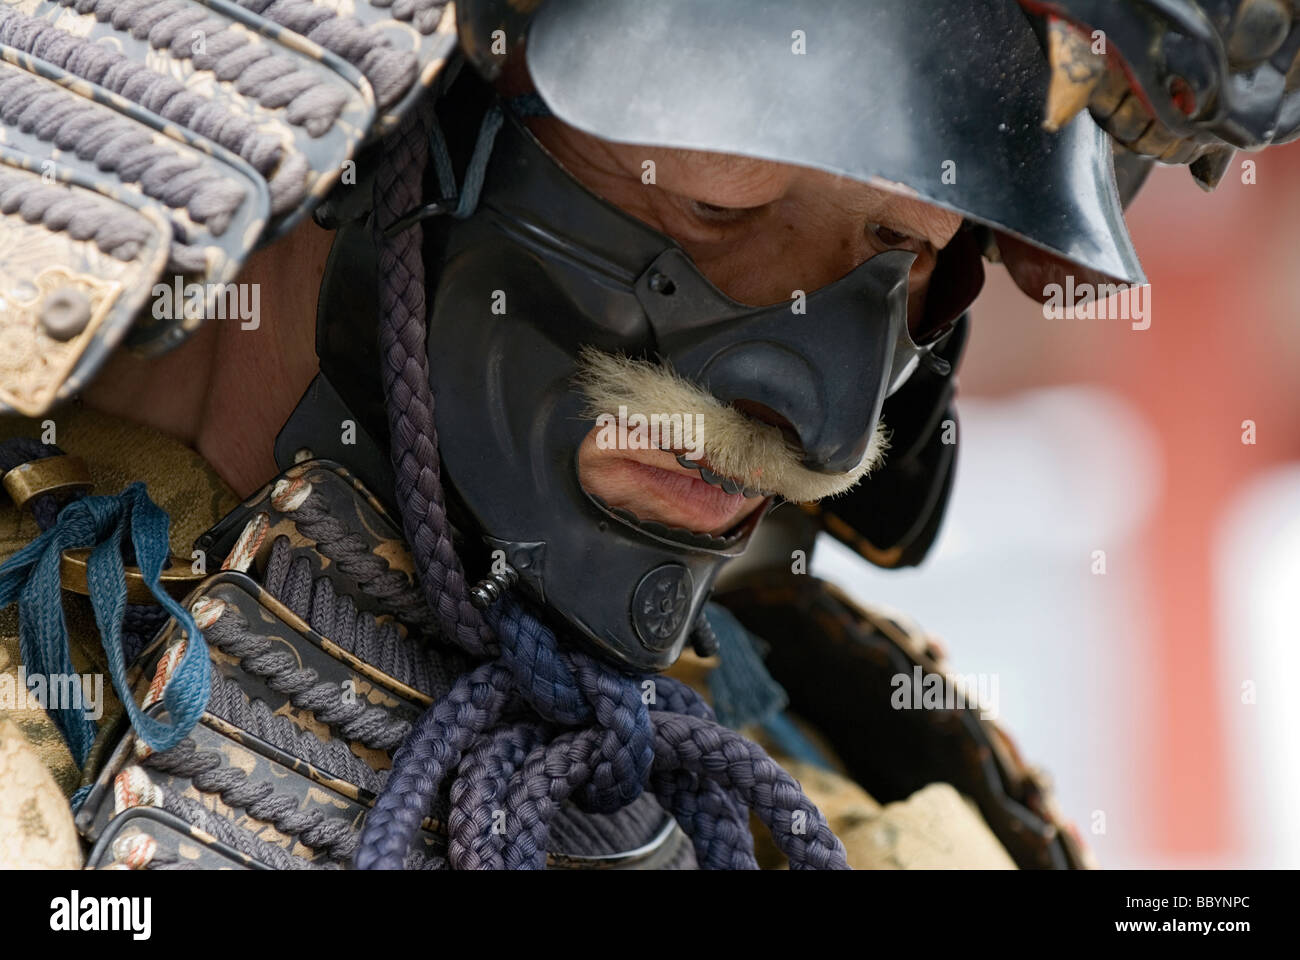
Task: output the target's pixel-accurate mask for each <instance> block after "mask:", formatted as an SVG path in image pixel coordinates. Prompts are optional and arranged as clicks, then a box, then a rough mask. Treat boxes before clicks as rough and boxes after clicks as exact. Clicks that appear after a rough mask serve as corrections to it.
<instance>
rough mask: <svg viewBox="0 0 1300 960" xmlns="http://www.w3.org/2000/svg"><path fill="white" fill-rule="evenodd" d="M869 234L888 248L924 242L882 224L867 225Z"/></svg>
mask: <svg viewBox="0 0 1300 960" xmlns="http://www.w3.org/2000/svg"><path fill="white" fill-rule="evenodd" d="M867 233H869V234H870V235H871V236H872V237H874V238H875V239H876V240H877V241H879V242H880V243H881V244H883V245H884V246H886V247H906V246H913V245H916V244H919V243H922V242H923V241H921V240H919V239H917V238H916V237H912V236H908V235H907V234H906V233H899V232H898V231H897V230H894V229H892V228H890V227H887V226H885V225H884V224H881V223H869V224H867Z"/></svg>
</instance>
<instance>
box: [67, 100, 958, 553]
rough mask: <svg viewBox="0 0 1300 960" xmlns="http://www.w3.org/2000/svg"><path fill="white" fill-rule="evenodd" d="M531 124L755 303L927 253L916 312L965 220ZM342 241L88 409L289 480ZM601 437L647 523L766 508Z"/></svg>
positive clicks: (257, 268)
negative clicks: (329, 272)
mask: <svg viewBox="0 0 1300 960" xmlns="http://www.w3.org/2000/svg"><path fill="white" fill-rule="evenodd" d="M531 125H532V127H533V129H534V131H535V132H536V134H537V136H538V137H539V139H540V140H541V141H542V143H543V144H544V145H545V146H546V147H547V148H548V149H549V150H550V151H551V152H552V153H553V154H554V155H555V157H556V158H557V159H558V160H559V162H560V163H561V164H562V165H563V166H564V167H565V168H566V169H568V170H569V172H570V173H572V174H573V175H574V176H575V177H576V178H577V179H578V180H579V181H581V182H582V183H583V184H584V185H585V186H587V187H588V188H589V189H591V190H592V191H593V192H595V193H597V194H599V195H600V196H601V197H603V198H604V199H606V200H607V201H609V202H610V203H613V204H614V205H616V206H618V207H620V208H621V209H623V210H625V211H626V212H628V213H630V214H632V215H633V216H635V217H637V218H638V219H640V220H642V221H644V222H645V223H647V224H648V225H649V226H651V227H653V228H655V229H657V230H659V231H661V232H663V233H665V234H667V235H668V236H671V237H672V238H674V239H675V240H676V241H677V242H678V243H680V244H681V245H682V247H683V249H685V251H686V252H687V253H688V254H690V255H691V257H692V258H693V259H694V260H695V263H696V264H697V265H698V266H699V268H700V270H701V271H702V272H703V273H704V275H705V276H706V277H707V278H708V279H709V280H710V281H711V282H713V283H714V284H715V285H716V286H717V287H718V288H719V289H720V290H721V291H722V292H723V293H725V294H727V295H728V296H729V297H731V298H732V299H733V300H737V301H739V302H741V303H745V304H750V305H755V306H758V305H766V304H771V303H777V302H781V301H784V300H789V299H790V298H791V297H792V296H793V292H794V291H795V290H804V291H806V292H812V291H814V290H816V289H818V288H820V287H822V286H825V285H826V284H828V283H831V282H832V281H834V280H836V279H838V278H840V277H842V276H844V275H845V274H847V273H849V272H850V271H852V270H853V269H854V268H855V267H857V266H858V265H859V264H861V263H862V262H863V261H865V260H867V259H869V258H870V257H873V256H875V255H876V254H878V253H881V252H883V251H885V250H889V249H902V250H908V251H910V252H913V253H915V254H917V260H916V263H915V265H914V266H913V267H912V273H911V296H910V298H909V311H910V312H911V313H912V315H913V316H917V315H918V314H919V311H920V310H921V307H922V305H923V302H924V296H925V290H926V286H927V284H928V282H929V278H930V274H931V272H932V271H933V269H934V265H935V259H936V255H937V252H938V251H939V250H940V249H942V248H943V247H944V246H945V245H946V244H947V243H948V242H949V241H950V240H951V239H952V237H953V235H954V234H955V233H956V232H957V230H958V228H959V227H960V226H961V217H960V216H958V215H957V214H955V213H951V212H949V211H945V210H942V209H939V208H937V207H933V206H930V205H928V204H925V203H922V202H920V201H917V200H915V199H911V198H908V197H903V196H900V195H896V194H893V193H889V192H886V191H884V190H880V189H877V188H875V187H871V186H867V185H866V184H862V183H858V182H856V181H853V180H848V179H845V178H842V177H837V176H834V175H831V174H828V173H824V172H821V171H817V170H811V169H808V168H804V167H796V166H791V165H789V164H781V163H772V162H769V161H763V160H755V159H751V158H745V157H738V156H731V155H727V154H716V153H703V152H694V151H685V150H674V149H657V148H650V147H641V146H629V145H624V144H614V143H610V142H608V141H603V140H600V139H598V138H596V137H593V136H590V135H588V134H585V133H582V132H581V131H579V130H577V129H575V128H573V127H570V126H568V125H567V124H564V123H563V122H561V121H559V120H557V119H543V120H535V121H532V124H531ZM646 160H652V161H654V164H655V171H656V177H655V183H653V184H646V183H644V182H643V181H642V173H643V169H644V168H643V166H642V165H643V163H644V162H645V161H646ZM332 238H333V234H332V233H330V232H327V231H324V230H322V229H320V228H319V227H317V226H315V225H314V224H313V223H311V222H306V223H304V224H302V225H301V226H300V227H298V229H297V230H295V231H294V232H293V233H292V234H291V235H290V236H289V237H287V238H285V239H284V240H281V241H280V242H278V243H276V244H274V245H273V246H271V247H269V248H267V249H265V250H263V251H261V252H260V253H258V254H257V255H255V256H254V257H252V258H251V259H250V260H249V261H248V264H247V266H246V267H245V269H244V271H243V273H242V274H241V276H240V277H239V282H241V283H256V284H260V296H261V316H262V322H261V325H260V327H259V328H258V329H256V330H242V329H240V326H239V324H238V323H237V322H225V323H220V322H209V323H208V324H206V325H205V326H204V328H203V329H202V330H201V331H200V332H199V333H198V334H197V335H196V336H195V337H193V338H192V339H191V340H190V341H189V342H188V343H186V344H185V345H184V346H182V347H181V348H179V349H177V350H176V351H174V352H173V353H171V354H169V355H168V356H166V357H163V358H161V359H154V360H140V359H136V358H134V357H130V356H127V355H125V354H122V353H119V354H118V355H117V356H116V357H115V358H114V359H113V360H112V361H111V362H110V363H109V364H108V365H107V366H106V368H105V369H104V371H103V372H102V373H101V375H100V376H99V378H98V380H97V381H96V382H95V384H94V386H93V387H92V388H91V389H90V390H88V391H87V392H86V394H85V400H86V402H87V403H88V404H89V405H90V406H92V407H95V408H97V409H100V410H102V411H104V412H106V413H110V414H114V415H118V416H122V417H126V418H129V419H132V420H135V421H138V422H142V423H145V424H147V425H149V426H152V427H155V428H157V429H158V430H160V431H162V432H164V433H167V434H170V435H172V436H174V437H177V438H179V439H181V440H183V441H184V442H186V443H188V444H190V445H191V446H193V447H194V448H195V449H196V450H197V451H198V452H199V453H200V454H202V455H203V457H204V458H205V459H206V460H207V461H208V462H209V463H210V464H211V465H212V466H213V468H214V469H215V470H216V471H217V473H218V474H219V475H220V476H221V477H222V478H223V479H224V480H225V481H226V482H227V483H228V484H229V485H230V486H231V487H232V488H233V489H234V490H235V492H236V493H238V494H239V495H240V496H246V495H248V494H249V493H251V492H253V491H254V490H256V489H258V488H259V487H260V486H261V485H262V484H264V483H265V482H266V481H267V480H268V479H269V478H271V477H272V476H274V475H275V473H276V472H277V470H276V466H275V462H274V459H273V457H272V453H271V451H272V446H273V442H274V440H275V435H276V433H277V432H278V431H279V429H280V426H281V425H282V424H283V422H284V421H285V419H287V417H288V416H289V414H290V413H291V412H292V411H293V408H294V406H295V404H296V403H297V401H298V399H299V398H300V397H301V395H302V393H303V391H304V390H305V389H306V387H307V385H308V383H310V381H311V378H312V377H313V376H314V375H315V373H316V356H315V350H314V338H315V305H316V296H317V291H318V289H319V287H320V279H321V275H322V273H323V271H324V266H325V257H326V254H327V252H328V250H329V245H330V243H331V242H332ZM791 322H797V320H796V319H795V318H793V317H792V321H791ZM745 412H747V413H749V414H751V415H752V416H756V417H758V418H759V419H770V417H767V416H765V414H764V412H763V411H748V410H747V411H745ZM595 434H596V431H595V429H594V428H593V430H592V432H591V433H590V434H588V436H587V438H586V440H585V441H584V442H583V445H582V448H581V450H580V451H579V470H580V475H581V479H582V483H583V486H584V487H585V488H586V489H587V490H588V491H590V492H591V493H594V494H596V495H597V496H600V497H601V498H602V499H604V500H605V501H606V502H607V503H609V504H611V505H612V506H615V507H622V508H625V509H628V510H631V511H632V512H633V513H635V514H636V515H637V516H638V517H640V518H642V519H645V520H656V521H659V522H661V523H665V524H669V525H671V526H675V527H683V528H686V529H690V530H695V531H698V532H709V533H714V534H717V533H722V532H725V531H727V530H729V529H731V528H733V527H735V526H736V525H737V524H738V523H740V522H741V521H742V520H744V519H745V518H746V517H748V516H749V515H750V514H751V513H753V512H754V511H755V510H757V509H759V507H760V506H761V505H762V504H763V502H764V501H763V500H762V499H760V498H748V499H747V498H745V497H743V496H741V495H740V494H734V495H732V494H726V493H724V492H723V491H722V490H721V489H719V488H718V487H716V486H712V485H710V484H707V483H705V482H704V481H703V480H701V479H699V476H698V474H697V473H695V472H694V471H691V470H687V469H686V468H684V467H682V466H680V465H679V464H678V463H677V461H676V459H675V457H674V456H673V455H672V454H671V453H668V452H666V451H660V450H617V449H600V448H598V447H597V445H596V442H595Z"/></svg>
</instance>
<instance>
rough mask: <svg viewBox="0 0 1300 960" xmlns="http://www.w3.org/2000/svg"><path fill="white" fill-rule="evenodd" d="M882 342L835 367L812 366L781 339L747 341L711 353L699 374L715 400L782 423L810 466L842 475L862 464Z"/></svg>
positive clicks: (876, 410)
mask: <svg viewBox="0 0 1300 960" xmlns="http://www.w3.org/2000/svg"><path fill="white" fill-rule="evenodd" d="M886 346H887V344H885V343H884V342H883V341H882V342H881V344H880V347H879V349H878V350H876V351H875V353H876V355H875V356H863V354H862V352H860V351H855V353H854V355H853V356H844V357H842V358H841V360H840V362H839V364H837V366H839V368H840V369H838V370H836V369H831V370H828V369H826V367H825V366H824V365H819V366H820V367H821V369H819V370H814V369H813V367H812V365H811V364H810V363H809V362H808V360H807V358H806V357H804V356H803V355H801V354H800V353H796V352H794V351H792V350H790V349H788V348H786V347H784V346H782V345H781V344H777V343H772V342H761V341H760V342H753V341H751V342H748V343H742V344H737V345H736V346H734V347H732V348H730V349H726V350H723V351H722V352H720V353H718V354H716V355H715V356H714V357H713V359H712V360H711V361H710V362H709V363H708V364H707V365H706V366H705V367H704V369H703V370H702V371H701V373H700V377H699V379H700V382H701V383H702V384H703V385H704V387H705V388H706V389H707V390H708V391H709V392H710V393H712V394H713V395H714V396H715V397H717V398H718V399H719V400H721V401H723V402H724V403H728V404H730V405H731V406H733V407H735V408H736V409H738V410H739V411H740V412H742V413H744V414H746V415H747V416H749V417H751V418H752V419H755V420H759V421H761V422H764V423H768V424H771V425H773V426H776V427H777V428H778V429H780V430H781V431H782V433H783V434H784V435H785V437H786V439H787V440H788V441H789V442H791V443H792V444H793V445H795V446H797V447H798V448H799V449H800V451H801V453H802V462H803V464H804V466H806V467H808V468H809V469H810V470H816V471H818V472H820V473H847V472H848V471H850V470H852V469H853V468H854V467H856V466H857V465H858V464H859V463H861V462H862V457H863V456H864V455H865V454H866V451H867V445H868V443H869V442H870V440H871V434H872V432H873V431H874V429H875V425H876V420H877V419H878V417H879V415H880V406H881V404H882V403H883V402H884V399H885V398H884V393H885V389H886V386H887V383H886V381H887V379H888V378H887V377H886V376H882V375H881V372H887V367H888V365H889V363H890V361H891V359H892V356H891V354H890V353H889V352H888V351H887V350H886V349H885V347H886ZM873 369H874V370H875V371H876V375H874V376H873V375H871V371H872V370H873ZM706 429H707V424H706Z"/></svg>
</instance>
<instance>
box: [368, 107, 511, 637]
mask: <svg viewBox="0 0 1300 960" xmlns="http://www.w3.org/2000/svg"><path fill="white" fill-rule="evenodd" d="M432 111H433V105H432V103H431V102H430V101H429V100H427V99H426V100H424V101H422V102H420V103H419V104H418V105H416V107H415V108H413V109H412V110H411V111H410V113H411V117H410V119H409V120H408V122H407V123H405V124H404V125H403V127H402V129H401V130H399V131H398V132H397V133H396V134H394V135H391V136H389V137H388V138H386V139H385V141H384V153H385V157H386V158H387V160H388V162H387V163H384V164H382V165H381V168H380V170H379V172H378V174H377V176H376V179H375V204H376V209H375V223H376V228H377V231H378V234H377V235H378V238H379V276H381V277H383V278H384V282H383V283H381V284H380V310H381V316H382V317H384V322H383V323H381V324H380V333H379V345H380V352H381V354H382V355H383V379H384V392H385V395H386V397H387V400H388V403H387V407H388V419H389V428H390V430H391V433H392V438H393V440H392V442H393V466H394V470H395V472H396V477H397V481H396V482H397V500H398V502H399V503H400V504H401V505H402V522H403V528H404V529H405V531H406V538H407V541H408V542H409V543H410V544H411V550H412V552H413V553H414V554H415V560H416V564H417V568H418V570H419V573H420V582H421V584H422V585H423V586H424V591H425V596H426V597H428V600H429V606H430V608H431V609H433V610H434V612H435V613H436V614H437V616H438V618H439V622H440V624H441V626H442V632H443V634H444V636H446V637H447V638H448V639H452V640H454V641H455V642H456V643H457V644H458V645H459V646H460V647H462V648H463V649H464V650H466V651H467V652H468V653H471V654H474V655H476V656H483V655H488V654H490V653H492V652H493V647H494V644H493V642H492V635H491V632H490V631H489V629H488V626H487V624H486V623H485V622H484V620H483V617H482V615H481V614H480V613H479V611H478V610H477V609H476V608H475V607H474V606H473V604H471V603H470V600H469V589H468V586H467V585H466V582H465V571H464V569H463V568H462V566H461V563H460V557H458V556H457V555H456V548H455V545H454V544H453V543H452V537H451V524H450V522H449V521H448V519H447V507H446V503H445V502H444V499H443V492H442V480H441V462H440V460H439V457H438V446H437V442H436V440H435V438H436V437H437V429H436V427H435V425H434V405H433V391H432V389H431V388H430V386H429V371H428V358H427V357H426V355H425V299H424V260H423V255H422V252H421V244H422V241H423V234H424V231H423V230H421V229H420V227H419V224H418V223H417V224H415V225H413V226H411V227H409V228H408V229H406V230H403V231H402V232H401V233H399V234H397V235H396V236H395V237H391V238H388V237H385V236H384V234H383V230H384V229H385V228H386V227H388V225H389V224H391V223H393V222H395V221H396V220H397V219H398V218H399V217H401V216H403V215H404V214H405V213H406V212H407V211H408V210H413V209H415V207H416V206H418V205H419V203H420V199H421V196H420V193H421V189H420V187H421V184H420V180H421V178H420V173H421V171H423V170H424V165H425V160H426V159H427V157H428V152H429V133H430V120H431V115H432Z"/></svg>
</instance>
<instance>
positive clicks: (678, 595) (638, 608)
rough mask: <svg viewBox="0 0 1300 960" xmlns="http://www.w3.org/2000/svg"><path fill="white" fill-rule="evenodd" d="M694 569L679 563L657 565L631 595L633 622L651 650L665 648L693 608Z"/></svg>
mask: <svg viewBox="0 0 1300 960" xmlns="http://www.w3.org/2000/svg"><path fill="white" fill-rule="evenodd" d="M692 586H693V583H692V580H691V571H689V570H687V569H686V568H685V567H683V566H682V565H681V564H679V563H665V564H664V565H663V566H662V567H655V568H654V569H653V570H651V571H650V572H649V573H647V574H646V575H645V576H644V577H642V578H641V582H640V583H638V584H637V586H636V592H635V593H633V594H632V625H633V626H635V627H636V632H637V636H639V637H640V638H641V642H642V643H644V644H645V645H646V646H647V647H649V648H650V649H651V650H666V649H667V648H668V647H670V646H672V642H673V639H674V638H675V637H676V636H677V634H678V632H679V631H680V630H681V628H682V622H683V621H684V620H685V619H686V614H687V612H688V611H689V610H690V608H691V592H692Z"/></svg>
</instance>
